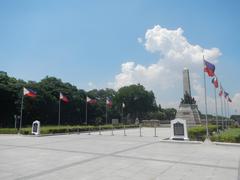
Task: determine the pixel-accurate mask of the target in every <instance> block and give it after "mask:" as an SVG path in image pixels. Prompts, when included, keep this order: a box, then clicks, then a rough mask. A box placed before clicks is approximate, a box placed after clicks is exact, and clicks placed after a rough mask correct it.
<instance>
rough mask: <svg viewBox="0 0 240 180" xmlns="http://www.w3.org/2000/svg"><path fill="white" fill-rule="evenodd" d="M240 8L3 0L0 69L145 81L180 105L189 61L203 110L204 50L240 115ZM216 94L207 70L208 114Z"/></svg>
mask: <svg viewBox="0 0 240 180" xmlns="http://www.w3.org/2000/svg"><path fill="white" fill-rule="evenodd" d="M239 8H240V1H237V0H235V1H234V0H229V1H217V0H211V1H209V0H202V1H188V0H182V1H178V0H169V1H164V0H149V1H147V0H131V1H129V0H121V1H112V0H101V1H98V0H88V1H75V0H35V1H32V0H24V1H18V0H2V1H0V70H1V71H5V72H7V73H8V75H9V76H13V77H16V78H18V79H23V80H26V81H28V80H34V81H40V80H41V79H43V78H44V77H46V76H55V77H57V78H61V79H62V80H63V81H64V82H70V83H72V84H73V85H75V86H77V87H78V88H81V89H85V90H90V89H93V88H97V89H100V88H114V89H116V90H117V89H118V88H120V87H122V86H125V85H130V84H137V83H140V84H143V85H144V86H145V87H146V89H147V90H152V91H153V92H154V94H155V96H156V100H157V103H159V104H161V105H162V106H163V107H175V108H177V107H178V105H179V103H180V99H181V98H182V96H183V87H182V70H183V68H184V67H187V68H188V69H189V71H190V81H191V89H192V95H193V96H194V97H195V99H196V100H197V103H198V105H199V109H200V110H201V111H203V110H204V101H203V99H204V88H203V71H202V69H203V65H202V64H203V63H202V56H203V54H204V56H205V59H206V60H208V61H210V62H212V63H214V64H215V66H216V74H217V77H218V79H219V81H220V82H221V84H222V86H223V88H224V89H225V90H226V91H227V92H228V93H229V94H230V97H231V98H232V100H233V102H232V103H231V104H230V110H231V113H235V114H236V113H237V114H239V113H240V83H239V81H238V78H239V67H240V61H239V59H240V51H239V42H240V36H239V28H240V21H239V19H240V11H239ZM213 93H214V89H213V86H212V84H211V79H210V78H208V77H207V98H208V108H209V112H211V113H214V112H215V111H214V94H213ZM217 100H218V104H220V99H219V98H218V99H217ZM218 107H219V105H218ZM219 111H220V110H219Z"/></svg>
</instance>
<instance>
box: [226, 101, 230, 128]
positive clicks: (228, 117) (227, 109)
mask: <svg viewBox="0 0 240 180" xmlns="http://www.w3.org/2000/svg"><path fill="white" fill-rule="evenodd" d="M227 111H228V125H230V112H229V102H228V100H227Z"/></svg>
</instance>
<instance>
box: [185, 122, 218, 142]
mask: <svg viewBox="0 0 240 180" xmlns="http://www.w3.org/2000/svg"><path fill="white" fill-rule="evenodd" d="M216 131H217V126H216V125H209V126H208V132H209V135H212V134H214V133H215V132H216ZM188 137H189V138H190V140H196V141H204V140H205V138H206V127H205V126H195V127H192V128H189V129H188Z"/></svg>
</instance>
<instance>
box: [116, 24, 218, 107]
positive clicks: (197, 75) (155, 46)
mask: <svg viewBox="0 0 240 180" xmlns="http://www.w3.org/2000/svg"><path fill="white" fill-rule="evenodd" d="M138 41H139V38H138ZM141 41H143V40H142V39H141ZM142 43H144V46H145V49H146V50H147V51H148V52H150V53H158V54H159V57H160V58H159V60H158V61H156V63H154V64H150V65H147V66H144V65H141V64H137V63H136V61H134V60H131V61H127V62H125V63H123V64H122V66H121V72H120V73H119V74H117V75H116V76H115V81H114V82H113V83H111V84H112V85H113V86H114V88H115V89H118V88H120V87H122V86H125V85H130V84H136V83H140V84H143V85H144V86H145V87H146V88H147V89H148V90H153V91H154V93H155V95H156V97H157V102H158V103H160V104H162V105H163V106H166V107H169V105H174V106H176V104H177V103H176V102H180V99H181V97H182V70H183V68H184V67H187V68H189V69H190V72H191V82H192V90H193V92H192V94H193V95H194V96H195V98H196V99H197V101H198V102H199V106H200V108H201V109H203V104H204V102H203V97H204V96H203V95H204V94H203V87H202V84H203V83H202V74H203V72H202V69H203V67H202V66H203V65H202V64H203V63H202V56H203V52H204V56H205V59H207V60H208V61H211V62H214V63H217V62H218V61H217V58H218V57H219V56H220V55H221V52H220V50H219V49H218V48H210V49H204V48H203V47H201V46H200V45H194V44H191V43H190V42H188V40H187V38H186V37H185V36H184V35H183V29H182V28H178V29H176V30H169V29H166V28H162V27H161V26H159V25H156V26H154V27H153V28H152V29H148V30H147V31H146V34H145V42H142ZM213 102H214V101H213V99H212V98H209V104H210V106H211V107H212V103H213ZM211 109H212V108H211Z"/></svg>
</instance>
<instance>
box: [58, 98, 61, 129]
mask: <svg viewBox="0 0 240 180" xmlns="http://www.w3.org/2000/svg"><path fill="white" fill-rule="evenodd" d="M60 121H61V98H60V96H59V104H58V126H60Z"/></svg>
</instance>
